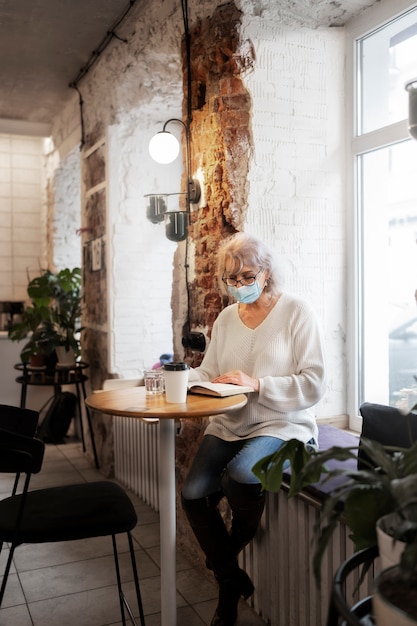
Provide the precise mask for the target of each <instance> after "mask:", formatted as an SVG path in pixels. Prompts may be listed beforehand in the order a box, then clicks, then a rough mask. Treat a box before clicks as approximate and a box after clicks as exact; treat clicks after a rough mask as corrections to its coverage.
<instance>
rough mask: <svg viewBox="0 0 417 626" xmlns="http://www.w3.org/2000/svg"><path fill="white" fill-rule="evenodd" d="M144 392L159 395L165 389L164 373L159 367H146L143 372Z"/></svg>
mask: <svg viewBox="0 0 417 626" xmlns="http://www.w3.org/2000/svg"><path fill="white" fill-rule="evenodd" d="M143 380H144V382H145V389H146V393H147V394H149V395H150V396H159V395H161V394H162V393H164V391H165V383H164V373H163V371H162V370H161V369H156V370H153V369H146V370H144V372H143Z"/></svg>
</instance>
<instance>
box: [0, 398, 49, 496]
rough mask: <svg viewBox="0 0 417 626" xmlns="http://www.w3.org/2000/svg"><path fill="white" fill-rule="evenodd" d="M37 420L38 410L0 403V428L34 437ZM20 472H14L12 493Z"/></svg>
mask: <svg viewBox="0 0 417 626" xmlns="http://www.w3.org/2000/svg"><path fill="white" fill-rule="evenodd" d="M38 422H39V413H38V411H32V410H31V409H21V408H20V407H16V406H10V405H9V404H0V428H2V429H3V430H8V431H10V432H12V433H19V434H20V435H26V436H27V437H34V436H35V434H36V429H37V427H38ZM19 480H20V472H16V477H15V481H14V485H13V491H12V495H13V494H15V493H16V490H17V486H18V484H19Z"/></svg>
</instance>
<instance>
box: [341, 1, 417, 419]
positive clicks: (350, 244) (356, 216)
mask: <svg viewBox="0 0 417 626" xmlns="http://www.w3.org/2000/svg"><path fill="white" fill-rule="evenodd" d="M394 1H395V6H394V2H392V1H390V0H388V1H386V2H384V3H383V4H382V5H375V6H373V7H370V8H369V9H368V10H366V11H364V12H363V13H361V14H360V16H357V17H355V18H353V19H352V20H350V21H349V22H348V24H347V25H346V42H345V45H346V94H347V97H346V138H347V141H346V207H347V247H346V249H347V254H348V259H347V301H348V310H347V336H348V338H349V339H348V345H347V359H348V367H347V371H348V380H347V411H348V415H349V427H350V428H351V429H353V430H359V431H360V430H361V427H362V419H361V418H360V416H359V415H358V412H359V411H358V409H359V398H360V391H361V385H362V379H363V377H362V362H361V354H360V344H361V335H360V334H361V333H362V332H363V331H362V323H361V307H362V298H363V293H362V280H361V276H360V269H361V259H362V252H363V251H362V241H361V212H360V197H359V194H360V184H359V183H360V180H359V178H360V174H358V171H357V170H358V168H357V162H356V161H357V158H358V157H359V156H360V155H362V154H365V153H367V152H369V151H372V150H375V149H378V148H382V147H386V146H389V145H392V144H395V143H397V142H401V141H404V140H405V139H407V138H409V133H408V127H407V119H405V120H401V121H399V122H396V123H394V124H390V125H388V126H385V127H383V128H379V129H376V130H373V131H371V132H368V133H363V134H361V135H360V134H358V119H357V107H356V101H357V97H358V93H357V82H358V81H357V72H358V58H357V51H358V40H360V39H362V38H363V37H365V36H366V35H367V34H370V33H371V32H373V31H374V30H375V29H377V28H379V27H381V26H384V25H385V24H387V23H388V22H391V21H392V20H394V19H396V18H398V17H399V16H401V15H402V14H404V13H405V12H407V11H409V10H411V9H414V8H417V2H415V1H414V2H410V0H394Z"/></svg>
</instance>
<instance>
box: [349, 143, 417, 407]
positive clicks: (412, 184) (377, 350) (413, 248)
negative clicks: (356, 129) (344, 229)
mask: <svg viewBox="0 0 417 626" xmlns="http://www.w3.org/2000/svg"><path fill="white" fill-rule="evenodd" d="M357 163H358V177H359V189H360V214H361V217H362V219H361V242H362V248H361V257H362V258H361V267H362V286H361V291H362V298H361V299H362V329H361V338H362V350H361V359H362V376H361V383H362V384H361V386H362V394H361V395H362V398H361V401H365V400H367V401H371V402H380V403H383V404H391V405H392V406H396V405H398V404H399V403H400V404H402V405H403V406H404V403H406V402H407V401H408V400H409V399H410V400H411V396H413V394H415V393H416V390H417V381H416V376H417V304H416V294H417V184H416V181H417V142H416V141H415V140H413V139H407V140H405V141H403V142H400V143H397V144H394V145H391V146H387V147H384V148H380V149H379V150H374V151H372V152H369V153H366V154H363V155H360V156H359V157H358V160H357ZM415 400H416V401H417V397H416V398H415Z"/></svg>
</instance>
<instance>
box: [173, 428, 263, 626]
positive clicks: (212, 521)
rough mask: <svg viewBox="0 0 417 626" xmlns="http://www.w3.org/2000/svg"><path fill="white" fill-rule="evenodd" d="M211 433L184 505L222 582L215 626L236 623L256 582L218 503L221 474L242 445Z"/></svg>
mask: <svg viewBox="0 0 417 626" xmlns="http://www.w3.org/2000/svg"><path fill="white" fill-rule="evenodd" d="M242 445H243V444H242V443H241V442H225V441H223V440H221V439H218V438H217V437H212V436H210V435H207V436H205V437H204V438H203V442H202V444H201V446H200V448H199V450H198V452H197V455H196V457H195V459H194V461H193V464H192V467H191V469H190V472H189V474H188V476H187V479H186V481H185V483H184V488H183V491H182V494H181V495H182V505H183V508H184V511H185V513H186V515H187V518H188V521H189V523H190V525H191V528H192V530H193V532H194V534H195V536H196V538H197V540H198V542H199V544H200V546H201V548H202V550H203V552H204V553H205V555H206V563H207V567H209V568H210V569H212V570H213V573H214V575H215V577H216V580H217V582H218V584H219V603H218V606H217V609H216V613H215V615H214V617H213V620H212V622H211V626H232V625H233V624H234V623H235V622H236V619H237V605H238V601H239V597H240V596H241V595H243V596H244V597H245V598H248V597H249V596H250V595H251V594H252V593H253V590H254V588H253V584H252V582H251V580H250V579H249V577H248V576H247V574H246V573H245V572H244V571H243V570H241V569H240V568H239V566H238V563H237V558H236V552H235V548H234V545H233V541H232V539H231V537H230V535H229V533H228V531H227V529H226V527H225V525H224V523H223V518H222V516H221V515H220V511H219V510H218V508H217V505H218V503H219V501H220V499H221V498H222V497H223V491H222V489H221V476H222V474H223V472H224V468H225V467H226V466H227V464H228V462H229V461H230V459H232V458H233V457H234V456H235V455H236V454H237V453H238V452H239V450H240V448H241V447H242Z"/></svg>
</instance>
